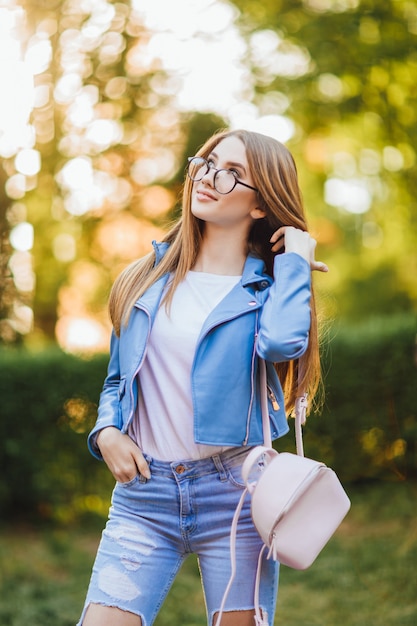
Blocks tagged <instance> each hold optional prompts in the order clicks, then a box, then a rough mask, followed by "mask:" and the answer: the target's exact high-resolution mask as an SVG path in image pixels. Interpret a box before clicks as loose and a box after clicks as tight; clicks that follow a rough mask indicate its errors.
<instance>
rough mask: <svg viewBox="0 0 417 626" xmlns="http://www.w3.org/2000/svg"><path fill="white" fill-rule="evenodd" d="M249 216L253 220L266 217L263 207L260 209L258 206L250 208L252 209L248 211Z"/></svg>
mask: <svg viewBox="0 0 417 626" xmlns="http://www.w3.org/2000/svg"><path fill="white" fill-rule="evenodd" d="M250 215H251V218H252V219H254V220H260V219H262V218H263V217H266V211H264V210H263V209H260V208H259V207H256V208H255V209H252V211H251V212H250Z"/></svg>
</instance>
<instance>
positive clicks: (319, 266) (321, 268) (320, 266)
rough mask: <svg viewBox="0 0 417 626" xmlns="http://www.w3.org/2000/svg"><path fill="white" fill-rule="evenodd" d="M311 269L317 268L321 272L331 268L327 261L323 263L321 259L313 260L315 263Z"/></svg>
mask: <svg viewBox="0 0 417 626" xmlns="http://www.w3.org/2000/svg"><path fill="white" fill-rule="evenodd" d="M311 269H312V270H313V271H314V270H317V271H319V272H328V271H329V268H328V266H327V265H326V263H322V262H321V261H313V263H312V264H311Z"/></svg>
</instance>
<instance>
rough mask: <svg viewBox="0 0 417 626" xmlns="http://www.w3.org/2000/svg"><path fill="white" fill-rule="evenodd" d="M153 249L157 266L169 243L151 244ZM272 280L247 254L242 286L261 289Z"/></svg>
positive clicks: (260, 265)
mask: <svg viewBox="0 0 417 626" xmlns="http://www.w3.org/2000/svg"><path fill="white" fill-rule="evenodd" d="M152 245H153V249H154V251H155V265H158V263H159V262H160V260H161V259H162V258H163V256H164V254H165V253H166V251H167V250H168V248H169V243H166V242H157V241H155V240H154V241H153V242H152ZM272 282H273V280H272V278H271V276H269V275H268V274H267V273H266V272H265V263H264V262H263V261H262V259H260V258H259V257H256V256H255V255H253V254H249V255H248V257H247V258H246V261H245V265H244V267H243V273H242V285H243V286H244V287H248V286H250V285H256V286H258V287H260V288H261V289H265V288H266V287H270V286H271V284H272Z"/></svg>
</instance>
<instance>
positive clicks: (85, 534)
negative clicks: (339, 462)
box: [0, 482, 417, 626]
mask: <svg viewBox="0 0 417 626" xmlns="http://www.w3.org/2000/svg"><path fill="white" fill-rule="evenodd" d="M348 491H349V495H350V497H351V500H352V509H351V511H350V513H349V514H348V516H347V518H346V520H345V521H344V522H343V524H342V526H341V527H340V529H339V530H338V532H337V534H336V536H335V537H334V538H332V540H331V541H330V543H329V544H328V545H327V546H326V548H325V549H324V550H323V552H322V553H321V554H320V556H319V557H318V559H317V560H316V562H315V563H314V564H313V565H312V567H311V568H310V569H309V570H307V571H304V572H297V571H294V570H291V569H289V568H286V567H283V568H282V569H281V578H280V589H279V597H278V609H277V615H276V620H275V624H276V625H277V626H278V625H280V626H339V625H340V626H415V624H417V573H416V572H417V516H416V510H417V508H416V502H417V498H416V495H417V485H416V484H414V483H410V482H407V483H398V484H393V483H391V484H378V485H373V486H370V485H367V486H363V487H355V488H352V489H348ZM98 540H99V531H97V530H92V529H91V526H90V527H89V530H85V528H73V529H62V528H60V529H49V530H45V529H43V530H42V529H34V528H32V527H14V528H11V527H10V526H9V527H7V528H3V529H2V532H1V535H0V624H1V626H28V625H30V626H74V624H75V623H76V622H77V620H78V617H79V614H80V611H81V607H82V604H83V600H84V595H85V591H86V588H87V584H88V579H89V575H90V569H91V565H92V561H93V558H94V554H95V550H96V547H97V544H98ZM205 624H206V618H205V611H204V602H203V597H202V593H201V590H200V583H199V578H198V569H197V564H196V562H195V560H194V559H190V560H189V561H187V562H186V564H185V566H184V568H183V570H182V572H181V573H180V576H179V577H178V579H177V580H176V582H175V583H174V586H173V588H172V590H171V593H170V595H169V596H168V599H167V601H166V603H165V605H164V607H163V609H162V611H161V613H160V615H159V617H158V619H157V622H156V626H168V625H169V626H204V625H205Z"/></svg>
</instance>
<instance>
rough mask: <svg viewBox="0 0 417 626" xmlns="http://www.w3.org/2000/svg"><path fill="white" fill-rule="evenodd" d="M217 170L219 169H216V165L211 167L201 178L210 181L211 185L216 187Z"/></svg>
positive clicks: (206, 181)
mask: <svg viewBox="0 0 417 626" xmlns="http://www.w3.org/2000/svg"><path fill="white" fill-rule="evenodd" d="M216 171H217V170H215V169H214V167H209V168H208V170H207V172H206V173H205V174H204V176H203V178H202V179H201V180H202V181H203V182H205V183H209V184H210V186H211V187H214V177H215V175H216Z"/></svg>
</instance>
